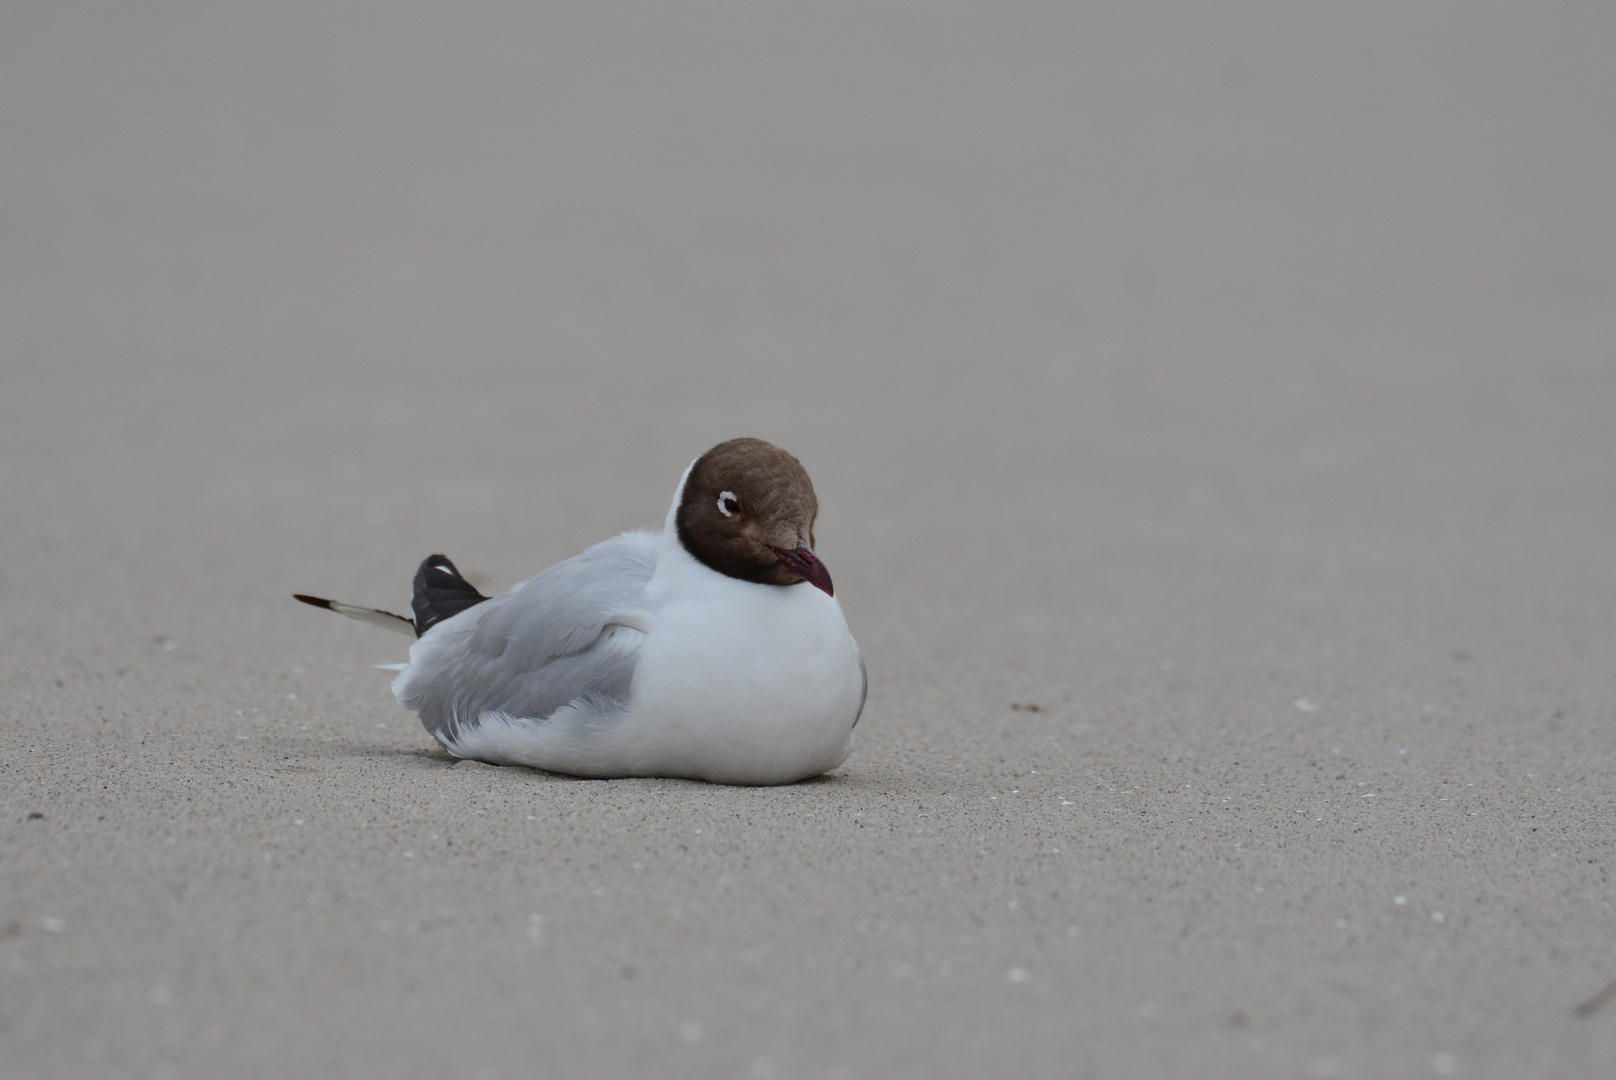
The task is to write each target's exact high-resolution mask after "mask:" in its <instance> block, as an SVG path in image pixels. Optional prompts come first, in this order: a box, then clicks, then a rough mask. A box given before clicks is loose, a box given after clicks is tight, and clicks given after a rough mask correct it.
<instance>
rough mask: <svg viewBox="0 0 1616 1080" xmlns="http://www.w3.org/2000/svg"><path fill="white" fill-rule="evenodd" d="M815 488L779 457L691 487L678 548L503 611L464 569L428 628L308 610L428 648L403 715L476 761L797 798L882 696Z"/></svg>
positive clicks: (671, 523)
mask: <svg viewBox="0 0 1616 1080" xmlns="http://www.w3.org/2000/svg"><path fill="white" fill-rule="evenodd" d="M818 515H819V502H818V499H817V497H816V496H815V494H814V486H813V482H812V481H811V480H810V479H809V478H808V471H807V470H806V469H805V468H804V467H803V465H802V463H801V462H800V461H798V460H797V459H796V458H795V457H793V456H792V455H791V454H789V453H787V452H786V451H785V450H782V449H780V448H779V447H777V446H774V445H772V444H771V443H768V442H765V441H764V440H762V439H755V438H739V439H730V440H728V441H727V442H722V443H719V444H718V445H717V446H714V447H712V448H711V449H709V450H708V451H706V452H705V453H703V454H702V455H701V456H700V457H698V458H696V459H695V460H694V461H692V462H691V463H690V465H689V466H688V467H686V469H685V471H684V474H683V475H682V476H681V477H680V480H679V485H678V487H677V488H676V489H675V491H674V496H673V503H672V505H671V506H670V507H669V509H668V513H667V517H666V519H665V520H664V523H663V526H662V529H661V531H660V532H656V531H651V530H635V531H630V532H625V533H622V534H621V535H619V536H615V537H612V538H611V539H609V540H604V541H602V542H601V543H598V544H595V545H594V546H592V547H589V548H586V549H585V550H584V551H583V552H581V553H579V554H577V555H574V556H573V557H572V558H570V559H566V560H564V561H563V562H560V563H557V564H556V565H555V566H552V567H550V568H549V569H548V570H545V571H544V572H543V573H541V574H539V575H538V576H537V577H534V578H531V579H529V580H527V581H525V582H523V583H522V584H520V585H517V586H516V587H514V588H512V589H511V590H510V591H509V592H507V593H504V594H503V595H500V596H493V597H489V596H484V595H483V594H482V593H481V592H479V591H478V590H477V589H476V588H475V587H474V586H473V585H472V584H471V583H470V582H468V581H467V580H466V579H465V577H464V576H462V575H461V573H460V571H459V570H458V569H457V568H456V567H455V564H454V563H453V562H451V561H450V560H449V559H448V558H447V557H446V556H443V555H437V554H435V555H431V556H429V557H428V558H427V559H425V560H424V561H423V562H422V563H421V565H420V568H419V569H418V570H417V572H416V575H415V582H414V594H413V597H412V600H411V605H410V608H411V617H405V616H403V615H396V614H393V613H392V612H388V611H383V610H381V609H378V608H368V607H362V606H359V605H355V604H347V603H342V602H339V601H334V600H326V599H322V598H320V597H316V596H308V595H304V594H301V593H296V594H293V595H294V597H295V599H297V600H300V601H302V602H303V603H305V604H310V605H313V606H315V607H320V608H324V609H326V610H329V611H334V612H337V613H338V614H341V615H346V616H349V617H350V618H355V619H359V620H360V621H363V622H368V623H372V624H375V625H378V626H384V627H386V628H388V629H392V630H397V631H399V632H401V633H404V634H412V635H414V636H415V638H416V640H415V642H414V644H413V645H411V646H410V651H409V660H408V662H407V663H403V664H393V665H379V666H385V667H389V668H391V669H393V670H396V671H397V672H398V674H397V676H396V678H395V679H394V680H393V684H392V689H393V694H394V696H395V697H396V698H397V699H398V701H399V703H400V704H402V705H403V706H404V707H405V708H407V709H411V710H413V711H415V712H416V713H417V714H418V715H419V716H420V720H421V724H422V726H423V727H424V728H426V730H427V732H428V733H429V734H431V736H432V737H433V738H434V739H436V740H437V742H438V744H439V745H441V746H442V747H443V749H444V750H446V751H448V752H449V754H451V755H452V756H454V757H456V758H463V759H464V758H469V759H472V760H475V761H482V762H486V763H488V764H491V765H525V766H529V767H531V768H536V769H541V770H543V771H546V772H551V773H559V774H563V775H569V776H576V777H590V778H601V779H605V778H622V777H672V778H684V779H690V780H705V781H710V782H713V783H721V784H737V785H769V784H789V783H795V782H797V781H801V780H805V779H808V778H810V777H814V776H819V775H822V774H824V773H827V772H830V771H831V770H832V769H835V768H837V767H838V766H840V765H841V764H842V763H843V762H844V761H845V760H846V759H847V757H848V755H849V753H851V751H852V748H853V742H854V732H853V729H854V727H855V726H856V725H857V724H858V721H859V717H860V716H861V715H862V714H863V711H864V703H865V700H866V698H867V697H868V693H869V674H868V670H867V668H866V666H865V663H864V655H863V653H862V651H861V650H860V649H859V646H858V642H857V641H855V640H854V638H853V635H852V632H851V631H850V630H849V628H848V625H847V619H846V617H845V616H844V615H843V613H842V607H841V603H840V601H838V600H837V599H836V592H835V588H834V586H833V585H832V582H831V577H830V571H829V570H828V569H826V567H825V564H824V563H823V562H821V561H820V559H819V556H818V555H816V554H815V553H814V542H815V541H814V525H815V523H816V521H817V518H818Z"/></svg>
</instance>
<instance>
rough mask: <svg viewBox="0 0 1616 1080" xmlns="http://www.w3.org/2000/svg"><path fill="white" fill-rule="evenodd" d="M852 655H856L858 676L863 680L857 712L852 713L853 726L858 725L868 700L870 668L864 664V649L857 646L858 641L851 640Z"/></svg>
mask: <svg viewBox="0 0 1616 1080" xmlns="http://www.w3.org/2000/svg"><path fill="white" fill-rule="evenodd" d="M853 655H854V656H856V657H858V662H859V678H860V679H863V680H864V689H862V690H860V691H859V707H858V712H856V713H854V714H853V726H854V727H858V722H859V717H861V716H863V715H864V703H865V702H866V701H868V700H870V669H869V668H867V667H865V666H864V650H863V649H861V648H859V644H858V642H856V641H855V642H853Z"/></svg>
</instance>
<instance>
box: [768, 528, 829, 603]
mask: <svg viewBox="0 0 1616 1080" xmlns="http://www.w3.org/2000/svg"><path fill="white" fill-rule="evenodd" d="M774 553H775V555H776V556H778V557H779V559H780V561H781V562H782V563H784V564H785V565H787V566H789V567H791V569H792V570H793V571H795V572H796V573H798V574H801V575H802V579H803V580H804V581H806V582H808V583H809V584H810V585H812V586H813V587H814V588H816V589H823V590H824V592H825V595H826V596H835V595H836V589H835V587H834V586H832V585H831V583H830V571H829V570H826V569H825V564H824V563H822V562H820V561H819V556H818V555H815V554H814V549H813V548H811V547H809V546H808V545H807V544H804V543H801V542H800V541H799V542H798V544H797V546H796V548H795V549H794V550H792V551H787V550H786V549H785V548H775V549H774Z"/></svg>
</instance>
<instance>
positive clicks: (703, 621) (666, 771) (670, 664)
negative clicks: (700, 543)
mask: <svg viewBox="0 0 1616 1080" xmlns="http://www.w3.org/2000/svg"><path fill="white" fill-rule="evenodd" d="M669 554H670V553H669V552H667V551H666V550H664V551H663V552H662V553H660V554H659V556H658V566H657V579H653V581H652V591H653V594H655V593H657V592H658V591H664V590H665V595H664V596H655V595H654V601H655V600H660V601H661V603H660V604H658V605H657V606H658V610H657V615H656V619H655V623H654V626H653V628H652V629H651V632H650V633H649V634H647V635H646V638H645V641H644V642H643V644H642V645H641V648H640V657H639V662H638V664H637V665H636V667H635V670H634V683H633V690H632V693H631V701H632V705H631V707H630V710H629V715H628V716H627V717H624V718H623V722H624V726H625V728H626V729H629V730H632V732H633V734H634V736H635V739H634V741H635V742H636V743H637V744H638V746H637V748H636V749H637V751H638V753H642V754H644V755H645V757H644V759H643V760H642V761H641V762H639V763H636V764H638V765H639V766H640V769H643V770H644V771H655V772H658V773H659V774H661V775H664V776H665V775H670V774H672V775H680V776H691V777H699V778H701V779H706V780H715V781H719V782H723V783H732V784H737V783H739V784H777V783H785V782H789V781H792V780H800V779H803V778H805V777H809V776H817V775H818V774H820V773H822V772H826V771H828V770H830V769H834V768H835V767H836V766H838V765H840V764H841V763H842V761H843V760H845V759H846V757H847V755H848V752H849V751H850V750H851V749H852V745H853V734H852V729H853V722H854V720H856V719H857V717H858V711H859V705H860V703H861V701H862V698H863V693H864V681H863V674H862V672H861V670H860V668H859V662H858V654H857V646H856V645H855V644H854V642H853V636H852V634H850V633H849V632H848V629H847V620H846V619H845V618H844V617H843V616H842V608H841V605H840V604H838V603H837V602H836V600H835V599H834V598H832V597H830V596H827V595H825V594H824V593H823V592H821V591H819V590H818V589H816V588H814V587H813V586H812V585H808V584H802V585H792V586H786V587H781V586H777V585H758V584H754V583H752V582H746V581H739V580H737V579H735V578H730V577H725V576H724V575H722V574H719V573H717V572H715V571H713V570H710V569H708V568H707V567H705V566H702V565H701V564H699V563H697V562H696V561H695V560H694V559H691V558H690V556H689V555H688V554H685V553H684V551H683V549H680V550H679V552H678V554H677V555H674V556H673V558H674V559H679V558H682V559H683V560H684V561H685V562H686V563H688V565H686V566H682V567H679V568H678V570H677V571H676V572H673V573H670V574H668V575H666V577H664V574H663V570H664V568H665V567H666V566H667V560H668V556H669ZM658 579H662V580H658ZM659 586H661V587H662V589H661V590H659ZM624 733H625V735H627V734H629V731H627V730H626V731H625V732H624ZM653 763H654V767H653ZM640 769H637V770H636V771H640Z"/></svg>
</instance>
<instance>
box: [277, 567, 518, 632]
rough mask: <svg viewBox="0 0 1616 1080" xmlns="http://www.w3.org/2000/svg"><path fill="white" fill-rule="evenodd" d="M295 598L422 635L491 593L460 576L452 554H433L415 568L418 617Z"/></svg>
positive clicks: (296, 595) (295, 595)
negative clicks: (478, 589)
mask: <svg viewBox="0 0 1616 1080" xmlns="http://www.w3.org/2000/svg"><path fill="white" fill-rule="evenodd" d="M292 599H294V600H301V601H303V603H305V604H309V605H312V606H313V607H317V608H325V609H326V610H327V611H335V612H336V613H337V614H338V615H346V616H348V618H350V619H358V620H359V621H360V622H368V623H371V624H373V625H375V626H385V627H386V628H387V629H389V630H396V631H397V632H398V633H400V634H410V635H413V636H415V637H420V636H421V635H422V634H424V633H426V632H427V631H428V630H430V629H432V627H434V626H436V625H437V624H438V623H440V622H442V621H443V620H444V619H449V618H453V617H454V616H456V615H458V614H460V613H461V612H462V611H465V610H466V609H467V608H471V607H476V606H477V605H478V604H480V603H482V602H483V601H484V600H487V599H488V597H486V596H484V595H483V594H482V593H480V592H478V591H477V589H476V587H475V586H474V585H472V584H471V582H469V581H467V580H466V579H465V578H463V577H461V576H460V571H459V570H457V569H455V564H454V563H452V562H450V561H449V558H448V556H446V555H430V556H428V557H427V558H426V559H425V560H424V561H423V562H422V563H421V568H420V569H419V570H417V571H416V572H415V595H414V597H413V598H412V599H411V600H410V608H411V610H412V611H414V612H415V618H414V619H406V618H405V617H404V616H402V615H394V614H393V613H392V612H391V611H382V610H380V609H378V608H368V607H359V606H358V605H356V604H344V603H342V602H341V601H339V600H326V599H323V598H321V597H318V596H304V595H303V594H302V593H293V594H292Z"/></svg>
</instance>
